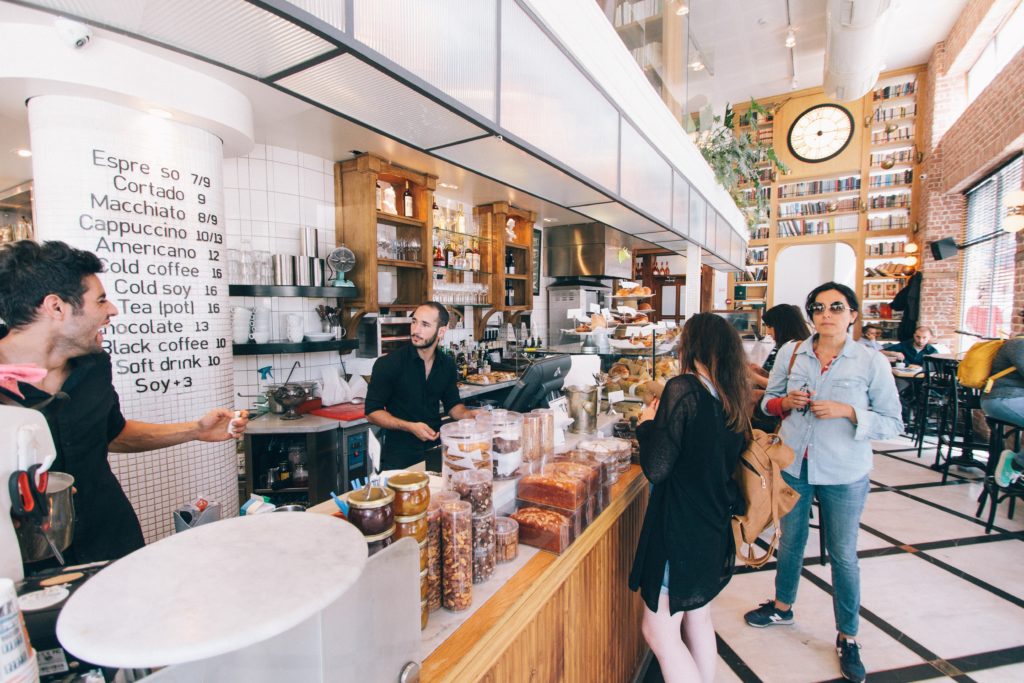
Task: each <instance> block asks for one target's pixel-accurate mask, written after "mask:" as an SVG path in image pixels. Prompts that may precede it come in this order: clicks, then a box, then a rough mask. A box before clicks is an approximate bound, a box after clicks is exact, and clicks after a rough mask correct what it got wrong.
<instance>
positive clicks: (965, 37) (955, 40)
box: [938, 0, 1013, 74]
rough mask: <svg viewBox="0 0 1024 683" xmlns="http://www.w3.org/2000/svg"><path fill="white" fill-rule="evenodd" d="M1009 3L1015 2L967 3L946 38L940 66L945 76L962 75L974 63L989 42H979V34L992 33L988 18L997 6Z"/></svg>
mask: <svg viewBox="0 0 1024 683" xmlns="http://www.w3.org/2000/svg"><path fill="white" fill-rule="evenodd" d="M1007 2H1011V3H1012V2H1013V0H971V2H968V3H967V6H966V7H965V8H964V11H963V12H961V13H960V16H959V17H958V18H957V20H956V23H955V24H953V28H952V29H951V30H950V32H949V35H948V36H947V37H946V41H945V45H946V51H945V53H944V54H943V55H942V57H943V61H942V62H940V63H939V65H938V66H939V70H940V71H941V72H942V73H943V74H946V73H947V72H952V73H958V72H959V73H962V72H963V71H964V70H965V69H967V68H968V67H969V66H970V65H971V64H973V63H974V60H975V59H977V58H978V55H979V54H980V52H981V49H982V48H984V47H985V42H987V40H986V41H983V42H982V41H978V40H977V39H976V37H980V36H979V32H983V31H985V30H989V31H991V27H990V26H988V24H987V17H989V16H991V15H992V14H993V13H992V12H991V10H992V9H993V8H995V9H996V10H998V9H999V7H997V5H1003V4H1006V3H1007ZM978 42H981V45H980V46H979V45H978V44H977V43H978Z"/></svg>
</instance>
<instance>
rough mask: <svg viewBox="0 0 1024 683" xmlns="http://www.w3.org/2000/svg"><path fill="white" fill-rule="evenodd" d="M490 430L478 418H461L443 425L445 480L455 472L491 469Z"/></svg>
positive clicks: (442, 443) (442, 447)
mask: <svg viewBox="0 0 1024 683" xmlns="http://www.w3.org/2000/svg"><path fill="white" fill-rule="evenodd" d="M491 439H492V434H491V432H490V430H488V429H484V428H481V427H480V426H479V425H477V422H476V420H459V421H458V422H449V423H448V424H445V425H441V473H442V475H443V476H444V479H445V482H448V481H449V480H450V479H451V476H452V474H453V473H455V472H461V471H463V470H490V469H491Z"/></svg>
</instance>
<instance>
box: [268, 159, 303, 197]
mask: <svg viewBox="0 0 1024 683" xmlns="http://www.w3.org/2000/svg"><path fill="white" fill-rule="evenodd" d="M270 174H271V176H272V178H273V180H272V181H271V185H270V188H271V189H272V190H274V191H275V192H286V193H288V194H298V193H299V167H298V166H294V165H292V164H282V163H280V162H276V161H274V162H271V163H270Z"/></svg>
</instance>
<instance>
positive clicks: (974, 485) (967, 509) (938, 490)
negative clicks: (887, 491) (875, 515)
mask: <svg viewBox="0 0 1024 683" xmlns="http://www.w3.org/2000/svg"><path fill="white" fill-rule="evenodd" d="M981 490H982V484H981V482H971V483H969V484H957V485H955V486H939V487H935V488H928V489H919V490H915V491H910V492H909V493H912V494H913V495H915V496H918V497H920V498H922V499H924V500H928V501H931V502H933V503H937V504H939V505H942V506H943V507H946V508H949V509H951V510H956V511H957V512H960V513H963V514H965V515H969V516H970V517H972V518H975V517H974V514H975V513H976V512H977V511H978V497H979V496H980V495H981ZM988 508H989V503H986V504H985V510H984V511H983V512H982V515H981V517H978V518H975V519H978V521H979V522H982V523H983V522H986V521H987V520H988ZM1009 511H1010V503H1009V501H1006V502H1003V503H1001V504H1000V505H999V508H998V509H997V511H996V522H995V525H996V526H997V527H1000V528H1002V529H1006V530H1007V531H1021V530H1024V504H1021V503H1020V501H1018V505H1017V512H1016V514H1014V516H1013V519H1010V518H1009V517H1007V514H1008V513H1009ZM981 529H982V528H981V527H979V530H981ZM979 533H980V531H979Z"/></svg>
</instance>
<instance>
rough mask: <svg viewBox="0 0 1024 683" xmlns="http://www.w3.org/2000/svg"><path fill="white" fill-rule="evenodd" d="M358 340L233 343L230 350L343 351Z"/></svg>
mask: <svg viewBox="0 0 1024 683" xmlns="http://www.w3.org/2000/svg"><path fill="white" fill-rule="evenodd" d="M357 346H359V342H358V341H356V340H355V339H338V340H333V341H323V342H299V343H297V344H293V343H292V342H267V343H266V344H256V343H250V344H233V345H232V346H231V352H232V354H233V355H235V356H255V355H257V354H260V355H263V354H266V355H271V354H278V353H317V352H319V351H344V350H351V349H355V348H356V347H357Z"/></svg>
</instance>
